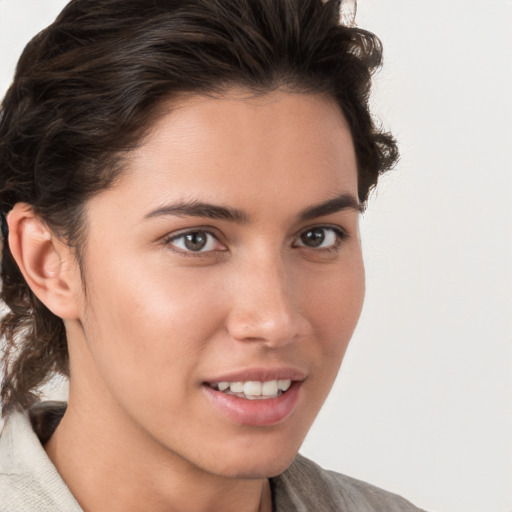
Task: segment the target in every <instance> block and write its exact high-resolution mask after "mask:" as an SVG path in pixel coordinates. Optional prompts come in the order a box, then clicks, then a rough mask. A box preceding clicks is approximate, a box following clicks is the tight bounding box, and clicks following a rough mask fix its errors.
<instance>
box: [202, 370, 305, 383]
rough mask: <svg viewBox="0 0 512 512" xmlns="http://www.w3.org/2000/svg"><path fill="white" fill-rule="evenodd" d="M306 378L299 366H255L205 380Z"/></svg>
mask: <svg viewBox="0 0 512 512" xmlns="http://www.w3.org/2000/svg"><path fill="white" fill-rule="evenodd" d="M305 378H306V374H305V373H304V372H303V371H302V370H299V369H297V368H292V367H284V366H283V367H275V368H264V367H253V368H245V369H243V370H234V371H230V372H226V373H223V374H222V375H218V376H215V377H212V378H208V379H206V380H205V382H207V383H209V384H214V383H217V382H247V381H260V382H266V381H269V380H294V381H301V380H304V379H305Z"/></svg>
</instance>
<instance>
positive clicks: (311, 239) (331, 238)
mask: <svg viewBox="0 0 512 512" xmlns="http://www.w3.org/2000/svg"><path fill="white" fill-rule="evenodd" d="M346 237H347V235H346V233H345V232H344V231H342V230H341V229H336V228H333V227H328V226H319V227H315V228H310V229H307V230H306V231H303V232H302V233H301V234H300V235H299V238H298V239H297V241H296V242H295V243H294V246H295V247H308V248H310V249H335V248H336V247H338V246H339V244H340V243H341V241H342V240H343V239H344V238H346Z"/></svg>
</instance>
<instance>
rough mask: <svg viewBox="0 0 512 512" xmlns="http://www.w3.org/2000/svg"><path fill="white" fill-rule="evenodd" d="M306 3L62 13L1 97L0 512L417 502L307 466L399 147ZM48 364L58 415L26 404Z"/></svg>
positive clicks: (358, 45)
mask: <svg viewBox="0 0 512 512" xmlns="http://www.w3.org/2000/svg"><path fill="white" fill-rule="evenodd" d="M338 19H339V2H336V1H328V2H325V3H324V2H321V1H320V0H301V1H300V2H299V1H290V0H258V1H250V0H229V1H226V0H222V1H221V0H188V1H180V2H171V1H169V0H165V1H164V0H154V1H151V2H148V1H147V0H128V1H127V0H94V1H92V0H74V1H72V2H71V3H70V4H69V5H68V6H67V7H66V8H65V9H64V11H63V12H62V13H61V15H60V16H59V17H58V19H57V20H56V21H55V23H53V24H52V25H51V26H50V27H48V28H47V29H46V30H45V31H43V32H42V33H41V34H39V35H38V36H36V38H35V39H34V40H33V41H32V42H31V43H29V45H28V46H27V48H26V49H25V52H24V53H23V55H22V57H21V59H20V62H19V65H18V69H17V72H16V76H15V80H14V83H13V85H12V87H11V88H10V90H9V91H8V93H7V95H6V98H5V100H4V103H3V106H2V120H1V125H0V141H1V142H0V173H1V175H0V183H1V184H2V185H1V189H0V209H1V210H2V212H3V214H4V217H5V220H4V228H3V231H4V249H3V260H2V299H3V300H4V302H5V303H6V304H7V306H8V308H9V311H8V313H7V314H6V315H5V317H4V318H3V320H2V334H3V335H4V336H5V338H6V353H5V356H4V364H5V376H4V382H3V386H2V403H3V413H4V415H5V416H6V426H5V429H4V432H3V434H2V440H1V445H0V451H1V453H2V467H1V470H0V478H1V491H0V493H1V494H0V497H1V500H0V504H1V506H0V509H1V510H17V511H21V510H34V509H37V510H59V511H60V510H66V511H68V510H87V511H89V510H90V511H95V510H109V511H116V510H119V511H129V510H152V511H153V510H154V511H160V510H162V511H163V510H193V511H206V510H223V511H230V510H237V511H255V510H260V511H270V510H275V511H287V510H322V511H324V510H347V511H372V510H375V511H377V510H379V511H385V510H390V511H391V510H404V511H405V510H411V511H412V510H418V509H416V508H415V507H413V506H412V505H411V504H409V503H408V502H406V501H405V500H403V499H402V498H399V497H397V496H394V495H391V494H389V493H386V492H385V491H381V490H379V489H376V488H374V487H372V486H370V485H368V484H364V483H362V482H358V481H355V480H352V479H349V478H347V477H344V476H342V475H338V474H334V473H329V472H326V471H324V470H322V469H320V468H319V467H318V466H316V465H315V464H313V463H312V462H310V461H308V460H306V459H304V458H302V457H300V456H297V452H298V450H299V447H300V445H301V443H302V441H303V439H304V437H305V435H306V433H307V431H308V429H309V427H310V426H311V424H312V422H313V420H314V418H315V417H316V415H317V413H318V411H319V409H320V407H321V405H322V403H323V401H324V400H325V398H326V396H327V394H328V392H329V390H330V388H331V386H332V384H333V382H334V379H335V377H336V374H337V371H338V369H339V366H340V364H341V361H342V358H343V355H344V353H345V350H346V347H347V344H348V342H349V340H350V337H351V335H352V332H353V330H354V328H355V325H356V323H357V320H358V317H359V313H360V311H361V307H362V302H363V295H364V271H363V264H362V257H361V248H360V240H359V233H358V217H359V213H360V212H361V211H362V210H363V209H364V206H365V203H366V200H367V198H368V193H369V191H370V189H371V188H372V187H373V186H375V184H376V182H377V179H378V176H379V175H380V174H381V173H382V172H384V171H385V170H387V169H388V168H390V167H391V166H392V165H393V163H394V162H395V160H396V158H397V150H396V146H395V143H394V140H393V138H392V137H391V136H390V135H389V134H386V133H382V132H381V131H379V130H378V129H377V128H376V127H375V126H374V124H373V121H372V118H371V116H370V113H369V110H368V103H367V102H368V94H369V86H370V76H371V73H372V71H373V70H374V69H375V68H376V67H377V66H378V65H379V64H380V61H381V49H380V43H379V41H378V39H377V38H376V37H375V36H374V35H373V34H370V33H368V32H365V31H363V30H360V29H356V28H350V27H347V26H343V25H340V24H339V21H338ZM55 372H60V373H63V374H65V375H68V376H69V379H70V391H69V400H68V403H67V405H66V404H55V403H49V404H48V403H39V402H37V388H38V387H39V386H40V385H41V384H42V383H44V382H45V381H46V380H47V379H48V378H49V377H51V375H53V374H54V373H55Z"/></svg>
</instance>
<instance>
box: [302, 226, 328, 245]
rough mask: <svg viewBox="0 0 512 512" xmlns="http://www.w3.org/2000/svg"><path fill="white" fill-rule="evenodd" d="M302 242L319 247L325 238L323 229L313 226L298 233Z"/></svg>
mask: <svg viewBox="0 0 512 512" xmlns="http://www.w3.org/2000/svg"><path fill="white" fill-rule="evenodd" d="M300 239H301V241H302V243H303V244H304V245H305V246H307V247H319V246H320V245H322V243H323V242H324V240H325V229H324V228H315V229H310V230H308V231H305V232H304V233H302V235H300Z"/></svg>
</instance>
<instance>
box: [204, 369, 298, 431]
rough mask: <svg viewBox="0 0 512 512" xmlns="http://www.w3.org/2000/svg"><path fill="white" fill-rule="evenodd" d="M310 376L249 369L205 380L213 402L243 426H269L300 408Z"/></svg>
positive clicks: (205, 386) (206, 393) (286, 371)
mask: <svg viewBox="0 0 512 512" xmlns="http://www.w3.org/2000/svg"><path fill="white" fill-rule="evenodd" d="M305 380H306V376H305V375H304V374H302V373H301V372H298V371H295V370H276V371H271V370H258V369H254V370H248V371H243V372H236V373H232V374H230V375H226V376H223V377H221V378H217V379H212V380H211V381H210V380H209V381H206V382H203V386H202V388H203V390H204V392H205V395H206V396H207V398H208V400H209V402H210V403H211V404H212V406H213V407H214V410H216V411H217V412H218V413H220V415H221V416H222V417H224V418H226V419H228V420H229V421H234V422H235V423H236V424H239V425H249V426H254V427H268V426H272V425H277V424H279V423H282V422H284V421H285V420H286V419H287V418H289V417H290V416H291V415H292V413H293V411H294V410H295V409H296V407H297V405H298V403H299V401H300V397H301V395H302V393H303V389H302V388H303V384H304V381H305Z"/></svg>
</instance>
